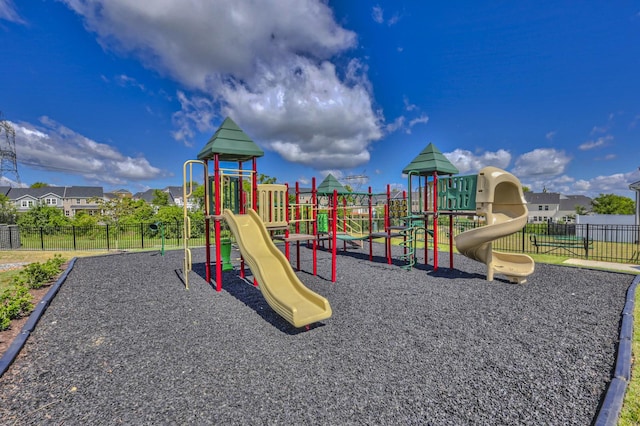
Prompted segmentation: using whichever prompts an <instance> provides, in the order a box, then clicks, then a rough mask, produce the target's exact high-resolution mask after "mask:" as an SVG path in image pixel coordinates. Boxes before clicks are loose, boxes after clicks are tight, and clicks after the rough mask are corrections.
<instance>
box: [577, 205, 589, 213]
mask: <svg viewBox="0 0 640 426" xmlns="http://www.w3.org/2000/svg"><path fill="white" fill-rule="evenodd" d="M575 210H576V214H580V215H585V214H587V213H588V211H587V208H586V207H585V206H582V205H580V204H576V206H575Z"/></svg>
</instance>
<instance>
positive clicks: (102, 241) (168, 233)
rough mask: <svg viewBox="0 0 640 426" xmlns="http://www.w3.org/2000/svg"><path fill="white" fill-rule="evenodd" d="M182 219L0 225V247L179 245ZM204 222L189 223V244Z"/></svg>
mask: <svg viewBox="0 0 640 426" xmlns="http://www.w3.org/2000/svg"><path fill="white" fill-rule="evenodd" d="M182 233H183V224H182V222H169V223H135V224H120V225H95V226H56V227H17V226H8V227H2V226H0V241H1V242H2V243H3V244H2V246H0V248H2V249H20V250H56V251H64V250H96V251H104V250H107V251H109V250H141V249H154V248H158V249H160V248H162V247H163V246H164V247H166V248H176V247H181V246H182V244H183V242H182ZM204 244H205V237H204V224H195V225H192V229H191V239H190V245H192V246H197V245H204Z"/></svg>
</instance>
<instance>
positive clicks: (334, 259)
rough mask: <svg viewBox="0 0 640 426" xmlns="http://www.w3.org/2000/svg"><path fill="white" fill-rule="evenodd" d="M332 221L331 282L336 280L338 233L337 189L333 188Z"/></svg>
mask: <svg viewBox="0 0 640 426" xmlns="http://www.w3.org/2000/svg"><path fill="white" fill-rule="evenodd" d="M332 216H333V221H332V222H333V223H332V224H331V232H332V234H333V235H332V237H331V240H332V242H333V247H332V252H331V259H332V262H331V282H334V283H335V282H336V279H337V270H336V269H337V266H336V263H337V260H338V259H337V248H338V244H337V233H338V191H336V190H335V189H334V190H333V214H332Z"/></svg>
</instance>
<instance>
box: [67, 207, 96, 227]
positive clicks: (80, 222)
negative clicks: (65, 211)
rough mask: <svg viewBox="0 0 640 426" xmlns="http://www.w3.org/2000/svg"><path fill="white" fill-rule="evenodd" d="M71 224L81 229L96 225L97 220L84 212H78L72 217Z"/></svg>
mask: <svg viewBox="0 0 640 426" xmlns="http://www.w3.org/2000/svg"><path fill="white" fill-rule="evenodd" d="M71 224H72V225H73V226H81V227H85V226H95V225H97V224H98V218H97V217H96V216H92V215H90V214H88V213H87V212H85V211H82V210H80V211H79V212H76V214H75V215H74V216H73V219H71Z"/></svg>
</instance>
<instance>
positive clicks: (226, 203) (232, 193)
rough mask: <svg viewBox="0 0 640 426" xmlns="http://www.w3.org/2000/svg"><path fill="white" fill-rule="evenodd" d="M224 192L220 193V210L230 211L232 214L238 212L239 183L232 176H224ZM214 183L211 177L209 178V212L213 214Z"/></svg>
mask: <svg viewBox="0 0 640 426" xmlns="http://www.w3.org/2000/svg"><path fill="white" fill-rule="evenodd" d="M223 179H224V192H223V193H222V208H221V209H220V211H224V209H229V210H231V211H232V212H233V213H234V214H238V213H239V212H240V198H239V195H240V191H239V181H238V178H237V177H234V176H224V178H223ZM214 191H215V181H214V178H213V176H209V211H210V212H211V213H213V212H214V211H215V203H214V201H215V196H214V195H215V194H214Z"/></svg>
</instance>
